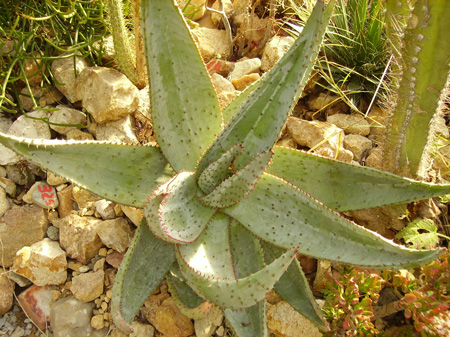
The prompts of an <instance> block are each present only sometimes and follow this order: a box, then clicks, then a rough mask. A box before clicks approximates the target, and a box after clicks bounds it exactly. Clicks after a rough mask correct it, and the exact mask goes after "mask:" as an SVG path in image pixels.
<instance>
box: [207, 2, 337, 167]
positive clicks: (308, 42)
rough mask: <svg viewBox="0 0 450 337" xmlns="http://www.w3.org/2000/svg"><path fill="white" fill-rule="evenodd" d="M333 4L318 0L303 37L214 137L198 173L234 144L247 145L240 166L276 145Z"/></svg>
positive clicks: (239, 162) (237, 165) (319, 41)
mask: <svg viewBox="0 0 450 337" xmlns="http://www.w3.org/2000/svg"><path fill="white" fill-rule="evenodd" d="M333 4H334V2H333V1H331V2H330V4H329V5H328V6H327V7H326V9H325V8H324V7H325V5H324V3H323V1H317V4H316V6H315V8H314V10H313V12H312V13H311V16H310V18H309V20H308V22H307V24H306V25H305V28H304V29H303V31H302V34H301V35H300V37H299V38H298V39H297V40H296V41H295V43H294V45H293V46H292V48H291V49H290V50H289V51H288V52H287V53H286V54H285V55H284V56H283V57H282V58H281V60H280V61H278V63H277V64H276V65H275V66H274V67H273V68H272V70H271V71H270V72H269V73H268V74H266V75H265V76H264V78H263V79H261V81H260V83H259V85H258V87H257V88H256V89H255V90H253V91H252V93H251V94H250V95H249V98H248V99H247V100H246V101H245V102H244V103H243V104H242V105H241V106H240V108H239V111H238V113H236V114H235V115H234V117H233V118H232V119H231V120H230V122H229V123H228V125H227V126H226V127H225V129H224V130H223V131H222V132H221V133H220V135H219V136H218V137H217V138H216V139H215V141H214V143H213V144H212V146H211V147H210V148H209V149H208V151H207V152H206V154H205V155H204V157H203V158H202V160H201V161H200V165H199V173H201V172H202V171H203V170H204V169H205V168H206V167H207V166H208V165H209V164H210V163H211V162H213V161H215V160H216V159H217V158H219V157H220V156H221V154H222V153H223V152H224V151H226V150H227V149H229V148H230V147H231V146H232V145H233V144H242V145H243V147H244V152H243V153H242V154H241V155H239V156H238V158H237V159H236V163H235V165H236V168H237V169H240V168H242V167H244V166H245V165H247V164H248V162H249V161H251V160H252V159H253V157H255V156H256V155H257V154H258V153H263V152H266V151H268V150H269V149H270V148H271V147H273V145H274V144H275V142H276V140H277V138H278V136H279V134H280V133H281V129H282V127H283V125H284V124H285V122H286V119H287V117H288V115H289V114H290V112H291V110H292V108H293V106H294V104H295V103H296V100H295V98H296V97H298V92H299V91H301V90H303V86H304V85H305V84H306V81H307V80H308V78H309V75H310V73H311V70H312V67H313V64H314V61H315V59H316V57H317V53H318V51H319V48H320V44H321V42H322V38H323V34H324V32H325V28H326V26H327V24H328V20H329V17H330V16H331V12H332V9H333Z"/></svg>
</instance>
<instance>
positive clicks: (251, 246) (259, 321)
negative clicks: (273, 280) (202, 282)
mask: <svg viewBox="0 0 450 337" xmlns="http://www.w3.org/2000/svg"><path fill="white" fill-rule="evenodd" d="M230 245H231V253H232V256H233V266H234V270H235V274H236V276H237V277H238V278H242V277H246V276H248V275H251V274H253V273H255V272H257V271H258V270H260V269H262V268H264V258H263V252H262V249H261V244H260V242H259V240H258V239H257V238H256V237H255V236H254V235H253V234H252V233H250V232H249V231H248V230H247V229H246V228H245V227H244V226H242V225H241V224H240V223H238V222H237V221H236V220H233V221H232V222H231V224H230ZM280 255H281V254H280ZM224 313H225V318H226V319H227V321H228V323H229V324H230V325H231V328H232V329H233V330H234V332H235V333H236V334H237V335H238V336H239V337H254V336H261V337H264V336H267V335H268V330H267V323H266V312H265V302H264V300H261V301H259V302H258V303H257V304H255V305H252V306H251V307H249V308H244V309H238V310H233V309H225V310H224Z"/></svg>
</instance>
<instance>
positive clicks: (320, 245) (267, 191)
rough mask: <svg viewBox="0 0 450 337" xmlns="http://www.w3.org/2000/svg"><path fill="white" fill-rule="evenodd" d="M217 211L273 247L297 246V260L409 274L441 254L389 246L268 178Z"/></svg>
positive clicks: (272, 178) (386, 241) (290, 186)
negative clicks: (402, 270) (314, 259)
mask: <svg viewBox="0 0 450 337" xmlns="http://www.w3.org/2000/svg"><path fill="white" fill-rule="evenodd" d="M222 211H223V212H225V213H226V214H229V215H230V216H231V217H233V218H235V219H236V220H238V221H239V222H240V223H242V224H243V225H244V226H245V227H247V228H248V229H249V230H250V231H251V232H252V233H254V234H255V235H257V236H258V237H260V238H262V239H263V240H265V241H268V242H270V243H272V244H274V245H276V246H279V247H283V248H292V247H297V246H299V245H300V248H299V251H300V253H302V254H306V255H310V256H314V257H317V258H320V259H327V260H332V261H337V262H342V263H348V264H353V265H356V266H364V267H370V268H380V269H398V268H412V267H415V266H418V265H421V264H424V263H426V262H428V261H432V260H434V259H436V258H437V257H438V256H439V255H440V254H441V253H442V250H424V251H418V250H412V249H407V248H405V247H403V246H399V245H397V244H394V243H393V242H392V241H389V240H387V239H385V238H383V237H382V236H380V235H379V234H377V233H375V232H372V231H369V230H367V229H365V228H363V227H360V226H358V225H356V224H355V223H353V222H351V221H349V220H347V219H345V218H343V217H342V216H340V215H339V214H338V213H335V212H333V211H332V210H330V209H328V208H326V207H324V206H323V205H322V204H320V203H319V202H317V201H316V200H314V199H312V198H311V197H310V196H309V195H307V194H306V193H304V192H302V191H301V190H299V189H298V188H296V187H294V186H292V185H290V184H288V183H286V182H285V181H283V180H281V179H280V178H277V177H275V176H271V175H269V174H263V175H262V176H261V178H260V179H259V180H258V183H257V184H256V187H255V189H254V190H253V192H252V193H250V194H249V195H248V196H247V197H246V198H245V199H243V200H241V201H240V202H239V203H238V204H236V205H235V206H232V207H230V208H225V209H223V210H222Z"/></svg>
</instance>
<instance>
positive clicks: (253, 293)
mask: <svg viewBox="0 0 450 337" xmlns="http://www.w3.org/2000/svg"><path fill="white" fill-rule="evenodd" d="M296 252H297V249H291V250H289V251H287V252H286V253H285V254H283V255H282V256H281V257H280V258H278V259H277V260H275V261H274V262H273V263H271V264H270V265H268V266H266V267H265V268H263V269H261V270H259V271H258V272H256V273H254V274H252V275H250V276H247V277H244V278H240V279H237V280H222V279H217V278H207V277H204V276H202V275H201V274H199V273H197V272H195V271H194V270H192V269H191V268H190V267H189V265H188V264H187V263H186V261H185V260H184V259H183V258H182V256H181V254H180V253H179V252H177V254H176V256H177V260H178V264H179V265H180V269H181V271H182V273H183V275H184V276H185V277H186V280H187V282H188V284H189V285H190V286H191V287H192V288H193V289H194V290H195V291H196V292H197V293H198V294H200V295H201V296H202V297H205V298H207V299H208V300H209V301H211V302H212V303H214V304H217V305H218V306H221V307H225V308H233V309H240V308H246V307H250V306H252V305H254V304H256V303H257V302H259V301H260V300H262V299H263V298H264V296H265V294H266V293H267V292H268V291H269V290H270V289H271V288H272V287H273V285H274V284H275V282H276V281H277V280H278V279H279V278H280V277H281V275H282V274H283V273H284V271H285V270H286V268H287V267H288V266H289V264H290V263H291V262H292V260H293V259H294V257H295V254H296Z"/></svg>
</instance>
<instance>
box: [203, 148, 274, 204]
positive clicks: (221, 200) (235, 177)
mask: <svg viewBox="0 0 450 337" xmlns="http://www.w3.org/2000/svg"><path fill="white" fill-rule="evenodd" d="M270 158H272V151H267V152H265V153H263V154H261V155H258V156H257V157H256V158H255V159H254V160H253V161H252V162H250V163H249V164H248V165H247V166H244V167H243V168H242V169H240V170H238V171H236V172H234V173H233V174H232V175H231V176H230V177H228V179H226V180H224V181H223V182H222V183H221V184H220V185H219V186H217V187H216V188H215V189H214V190H213V191H211V192H210V193H209V194H207V195H205V196H204V197H201V198H200V199H199V200H200V201H201V202H202V203H203V204H204V205H206V206H209V207H215V208H223V207H229V206H231V205H233V204H235V203H237V202H238V201H239V200H241V199H242V198H244V197H245V196H246V195H247V194H249V193H250V192H251V191H252V189H253V187H254V186H255V184H256V181H257V180H258V178H259V177H260V176H261V174H262V173H263V172H264V170H265V169H266V167H267V165H268V163H269V161H270Z"/></svg>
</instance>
